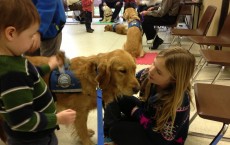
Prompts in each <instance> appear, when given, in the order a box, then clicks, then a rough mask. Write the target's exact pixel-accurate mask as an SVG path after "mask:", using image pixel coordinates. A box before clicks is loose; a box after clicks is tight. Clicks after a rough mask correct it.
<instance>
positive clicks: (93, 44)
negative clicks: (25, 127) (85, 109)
mask: <svg viewBox="0 0 230 145" xmlns="http://www.w3.org/2000/svg"><path fill="white" fill-rule="evenodd" d="M95 21H97V20H95ZM92 28H93V29H95V31H94V33H92V34H90V33H86V30H85V26H84V25H79V24H78V25H76V24H67V25H66V26H65V27H64V29H63V42H62V46H61V49H62V50H64V51H65V53H66V55H67V57H69V58H73V57H76V56H89V55H93V54H97V53H101V52H109V51H112V50H115V49H121V48H122V45H123V43H124V42H125V39H126V36H123V35H118V34H116V33H113V32H104V25H92ZM165 34H169V32H160V33H159V35H160V36H161V37H162V38H163V39H164V40H165V42H167V41H168V42H169V41H170V40H172V36H170V35H165ZM190 44H191V42H189V41H188V40H187V39H183V41H182V46H183V47H185V48H188V47H189V45H190ZM143 45H144V50H145V51H150V50H149V49H148V47H147V44H146V39H145V37H143ZM168 46H169V45H168V44H163V45H161V46H160V47H159V49H158V50H155V51H160V50H162V49H167V48H168ZM198 50H199V47H198V46H197V45H195V46H194V47H193V49H192V50H191V52H192V53H194V54H199V52H198ZM147 66H148V65H137V70H140V69H142V68H145V67H147ZM217 71H218V67H217V66H208V67H207V68H206V69H204V71H202V73H201V74H200V75H199V77H198V80H204V79H205V80H206V79H211V78H212V77H213V76H214V75H215V73H216V72H217ZM229 71H230V70H229V69H227V70H226V71H225V72H224V74H223V77H228V78H230V73H229ZM217 84H224V85H230V81H229V80H224V81H217ZM195 111H196V108H195V106H194V108H192V110H191V116H192V115H193V114H194V112H195ZM221 126H222V124H221V123H218V122H213V121H208V120H204V119H202V118H200V117H197V118H196V119H195V120H194V122H193V123H192V124H191V125H190V129H189V131H190V132H199V133H206V134H210V135H215V134H217V132H218V131H219V129H220V128H221ZM88 127H89V128H91V129H94V130H95V132H97V113H96V110H94V111H92V112H91V113H90V115H89V118H88ZM60 128H61V130H59V131H57V132H56V133H57V136H58V139H59V145H81V143H80V142H79V141H78V139H74V138H73V137H72V135H71V126H68V127H66V126H61V127H60ZM225 137H230V129H229V130H228V131H227V132H226V134H225ZM92 140H93V141H94V142H95V144H96V142H97V133H96V134H95V135H94V136H93V137H92ZM211 140H212V139H207V138H202V137H196V136H193V135H189V136H188V138H187V140H186V143H185V145H208V144H209V143H210V142H211ZM229 144H230V140H228V141H220V142H219V143H218V145H229ZM0 145H3V143H2V142H0Z"/></svg>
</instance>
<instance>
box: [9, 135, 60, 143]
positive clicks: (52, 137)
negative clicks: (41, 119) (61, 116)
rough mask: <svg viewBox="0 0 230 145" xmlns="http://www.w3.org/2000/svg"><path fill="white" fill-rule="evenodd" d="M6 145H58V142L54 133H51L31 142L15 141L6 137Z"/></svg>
mask: <svg viewBox="0 0 230 145" xmlns="http://www.w3.org/2000/svg"><path fill="white" fill-rule="evenodd" d="M7 143H8V144H7V145H58V140H57V137H56V135H55V133H52V134H50V135H48V136H46V137H43V138H38V139H33V140H23V139H16V138H11V137H9V136H8V138H7Z"/></svg>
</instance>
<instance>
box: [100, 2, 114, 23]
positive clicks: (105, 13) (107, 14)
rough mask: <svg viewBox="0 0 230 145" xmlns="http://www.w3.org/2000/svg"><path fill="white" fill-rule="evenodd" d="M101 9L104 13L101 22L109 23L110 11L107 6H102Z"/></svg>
mask: <svg viewBox="0 0 230 145" xmlns="http://www.w3.org/2000/svg"><path fill="white" fill-rule="evenodd" d="M102 9H103V11H104V18H103V21H102V22H111V19H112V15H113V11H112V9H111V8H110V7H108V6H103V7H102Z"/></svg>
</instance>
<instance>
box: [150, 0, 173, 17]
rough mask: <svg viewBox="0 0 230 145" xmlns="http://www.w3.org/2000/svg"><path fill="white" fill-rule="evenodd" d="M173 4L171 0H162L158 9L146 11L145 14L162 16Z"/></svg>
mask: <svg viewBox="0 0 230 145" xmlns="http://www.w3.org/2000/svg"><path fill="white" fill-rule="evenodd" d="M172 6H173V0H162V3H161V6H160V8H159V9H158V10H153V11H148V13H147V15H150V16H154V17H163V16H164V15H166V14H167V13H168V12H169V10H170V8H171V7H172Z"/></svg>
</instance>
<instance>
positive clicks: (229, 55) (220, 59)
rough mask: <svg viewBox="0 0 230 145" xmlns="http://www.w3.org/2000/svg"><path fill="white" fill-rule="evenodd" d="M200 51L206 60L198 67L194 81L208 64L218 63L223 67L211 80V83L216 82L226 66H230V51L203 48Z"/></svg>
mask: <svg viewBox="0 0 230 145" xmlns="http://www.w3.org/2000/svg"><path fill="white" fill-rule="evenodd" d="M229 41H230V40H229ZM200 53H201V56H202V58H203V59H204V61H205V62H204V64H203V65H202V66H201V67H200V68H198V70H197V73H196V74H195V75H194V77H193V82H195V81H196V78H197V77H198V75H199V74H200V72H201V71H202V69H203V68H204V67H205V66H206V65H207V64H217V65H220V66H221V68H220V69H219V71H218V73H217V74H216V76H215V77H214V79H213V80H212V82H211V84H214V83H215V82H216V80H217V79H218V78H219V76H220V75H221V72H223V70H224V69H225V67H226V66H227V67H229V66H230V51H221V50H210V49H201V50H200Z"/></svg>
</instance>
